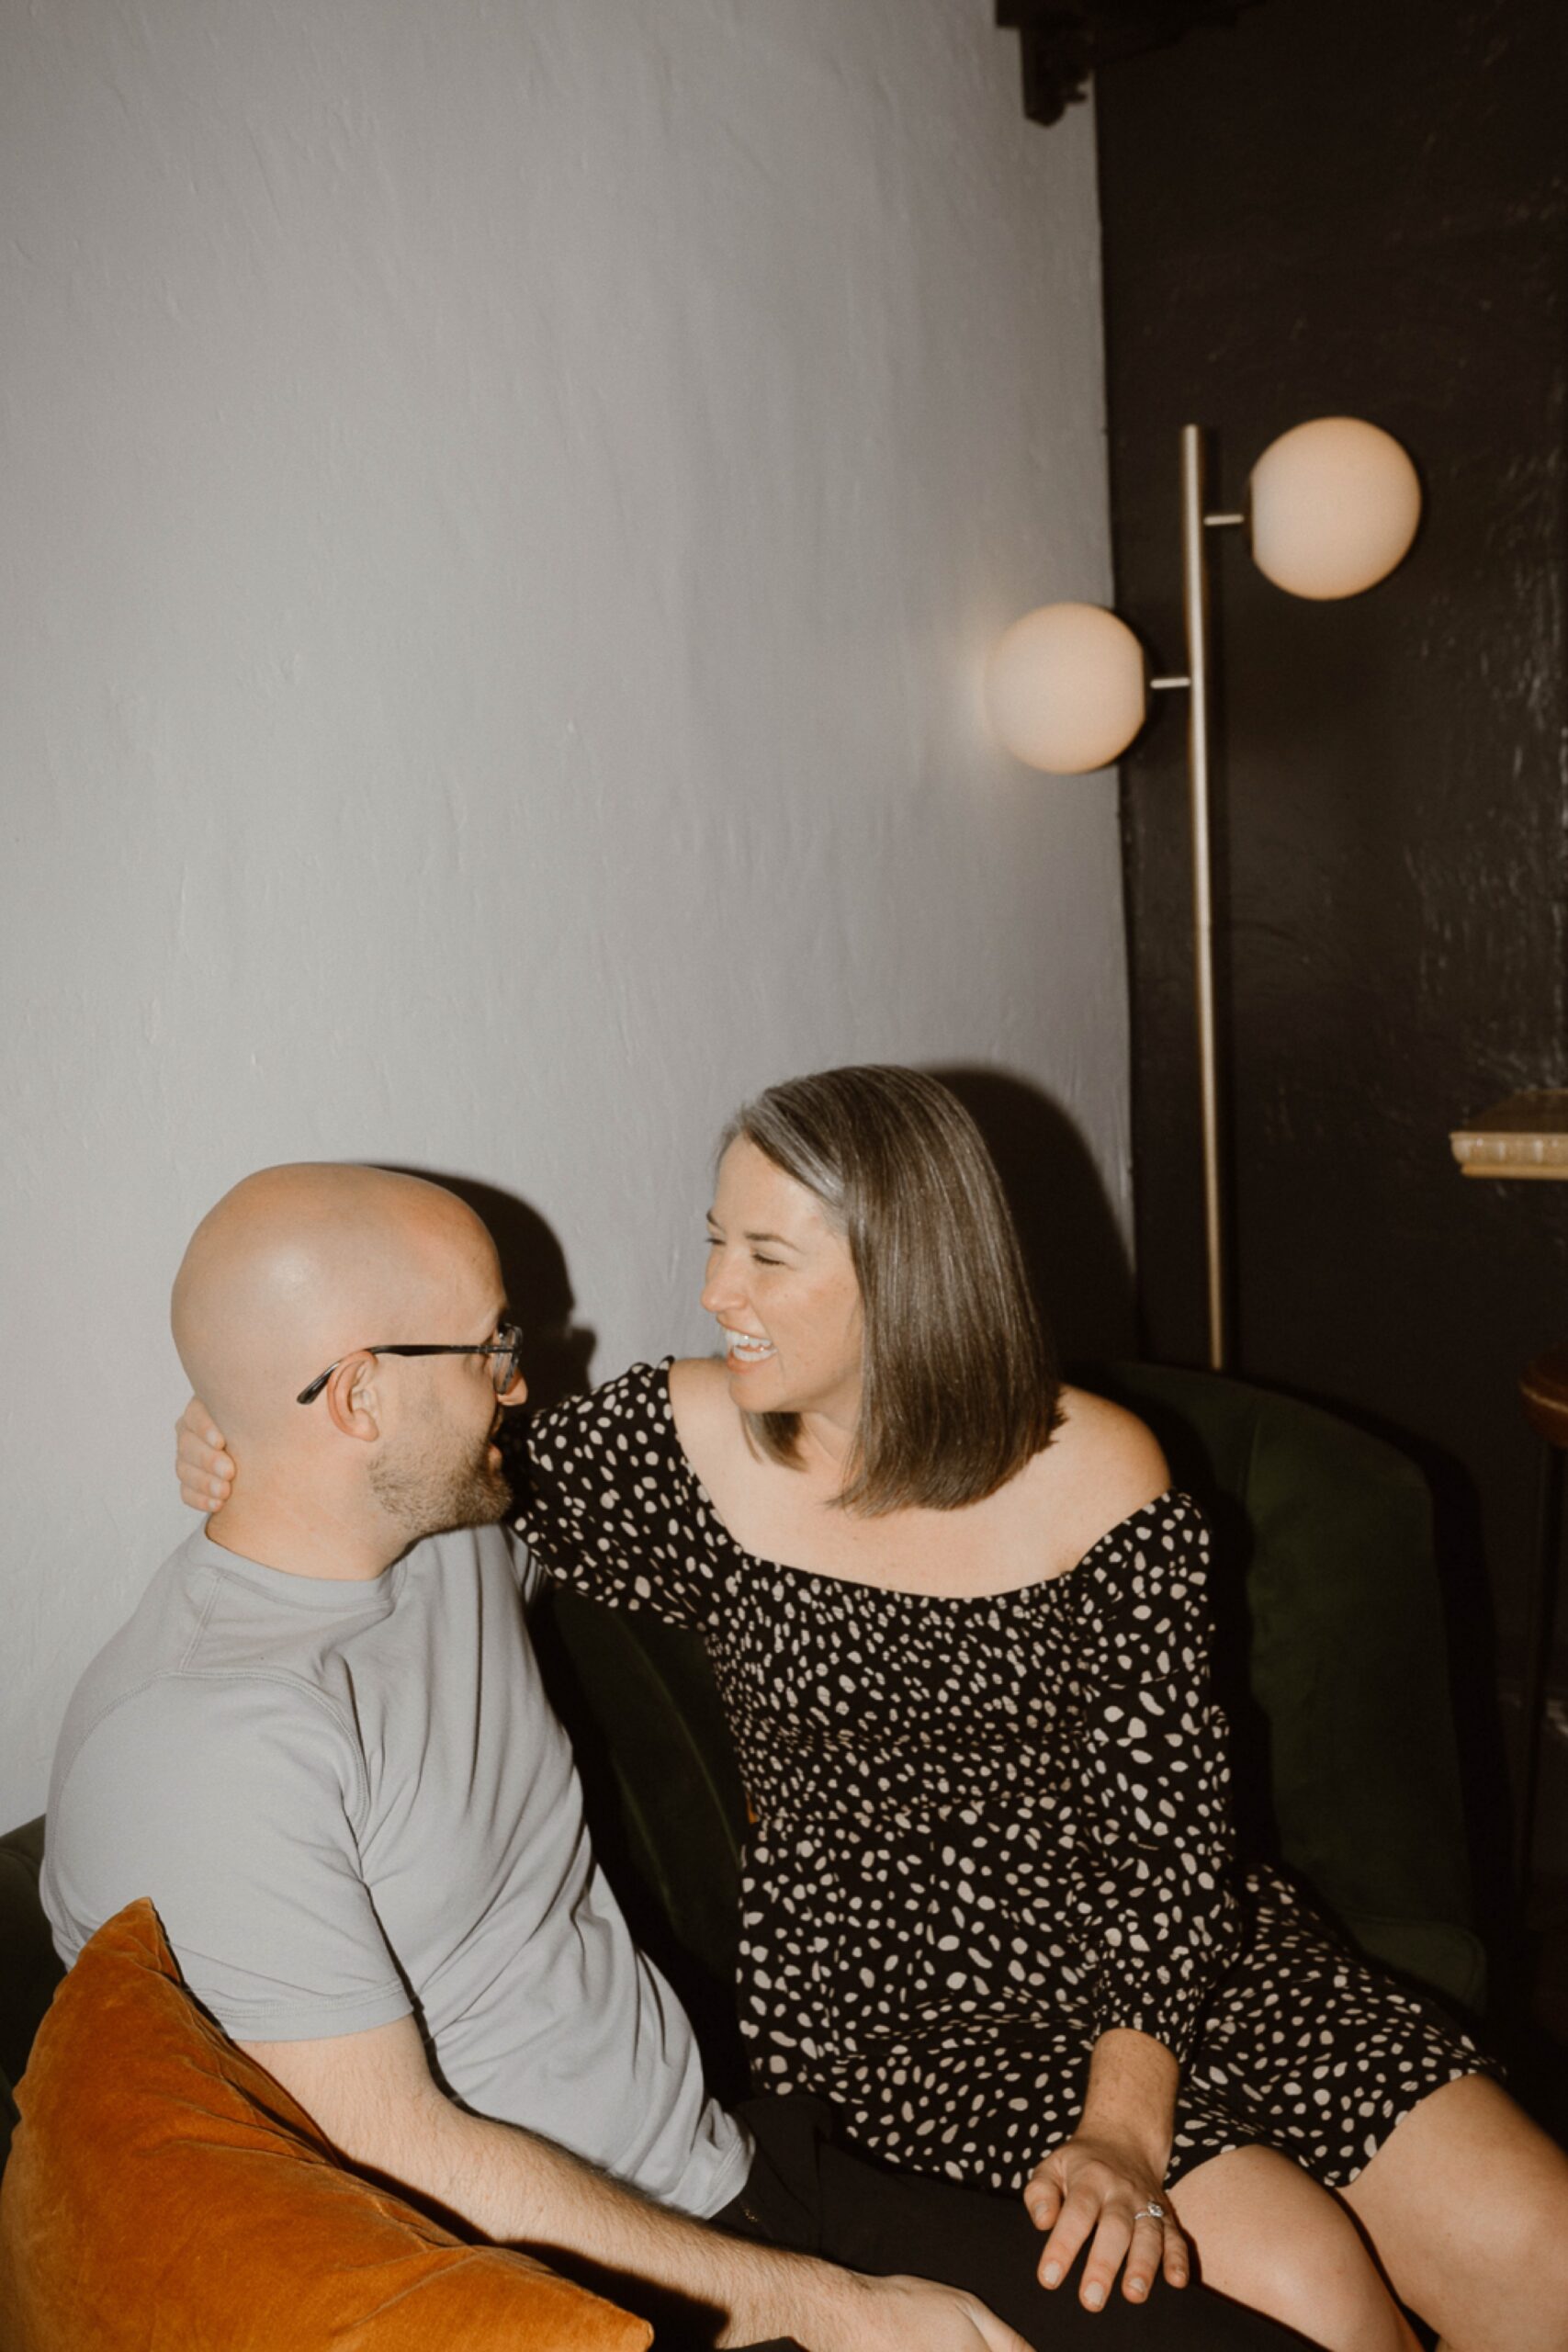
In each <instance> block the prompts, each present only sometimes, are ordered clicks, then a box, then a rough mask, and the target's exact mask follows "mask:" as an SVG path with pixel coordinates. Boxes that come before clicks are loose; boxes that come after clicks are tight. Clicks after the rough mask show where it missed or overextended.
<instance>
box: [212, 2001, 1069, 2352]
mask: <svg viewBox="0 0 1568 2352" xmlns="http://www.w3.org/2000/svg"><path fill="white" fill-rule="evenodd" d="M242 2046H243V2048H244V2049H245V2050H246V2051H248V2052H249V2053H250V2055H251V2056H252V2057H253V2058H254V2059H255V2060H256V2061H257V2063H258V2064H261V2065H263V2066H265V2068H266V2070H267V2072H268V2073H269V2074H270V2075H273V2076H275V2078H276V2080H277V2081H278V2082H280V2083H281V2084H282V2085H283V2086H284V2088H285V2089H286V2090H287V2091H288V2092H289V2093H291V2095H292V2096H293V2097H294V2098H296V2099H298V2101H299V2104H300V2106H301V2107H303V2108H304V2109H305V2110H306V2112H307V2113H308V2114H310V2115H311V2116H312V2117H313V2118H314V2119H315V2120H316V2122H317V2124H318V2125H319V2126H320V2128H321V2131H324V2132H325V2134H326V2136H327V2138H328V2139H329V2140H330V2141H331V2142H332V2143H333V2146H334V2147H336V2148H338V2149H340V2150H341V2151H342V2153H343V2154H344V2155H345V2156H346V2157H347V2158H348V2159H349V2161H350V2162H351V2163H353V2164H355V2165H363V2166H365V2167H366V2168H367V2170H369V2171H372V2172H377V2173H379V2174H381V2175H382V2176H383V2177H385V2178H387V2179H389V2180H394V2181H399V2182H400V2183H401V2184H402V2185H403V2186H404V2187H405V2188H412V2189H413V2190H415V2191H416V2192H418V2193H419V2194H421V2195H423V2196H425V2197H428V2198H431V2199H434V2201H435V2202H436V2203H437V2204H439V2205H442V2206H444V2207H445V2208H446V2211H448V2212H451V2213H456V2214H457V2215H459V2216H460V2217H461V2219H462V2220H464V2221H466V2222H469V2223H470V2224H471V2225H472V2226H473V2227H474V2228H476V2229H479V2230H482V2231H483V2232H484V2233H485V2235H486V2236H487V2237H491V2238H494V2239H496V2240H498V2241H499V2242H500V2243H502V2244H503V2245H525V2246H527V2247H528V2248H529V2249H530V2250H537V2251H538V2252H539V2253H540V2254H541V2255H544V2256H548V2254H549V2251H550V2249H551V2248H558V2249H559V2250H561V2251H563V2252H570V2253H572V2254H578V2255H581V2256H585V2257H586V2258H587V2259H588V2260H589V2261H591V2262H592V2263H594V2264H596V2265H599V2266H601V2267H603V2268H604V2269H605V2270H607V2271H617V2270H618V2271H622V2272H625V2273H626V2274H628V2275H629V2276H632V2277H634V2278H642V2279H647V2280H649V2281H650V2282H651V2283H652V2284H654V2285H656V2286H658V2287H660V2288H663V2289H666V2290H670V2291H671V2292H673V2293H675V2294H677V2295H680V2296H682V2297H684V2298H686V2299H688V2300H689V2301H692V2302H694V2303H697V2304H700V2305H703V2306H705V2307H707V2308H709V2309H712V2310H714V2311H716V2312H719V2313H721V2314H722V2316H723V2324H722V2326H721V2327H720V2329H719V2332H718V2334H717V2335H716V2338H715V2341H716V2343H717V2344H720V2345H739V2344H750V2343H755V2342H756V2341H757V2340H758V2339H760V2338H761V2337H766V2336H773V2335H790V2336H794V2337H795V2340H796V2341H797V2342H798V2343H800V2344H802V2345H805V2346H808V2347H809V2352H1030V2348H1029V2346H1027V2345H1026V2344H1025V2343H1024V2340H1023V2338H1022V2337H1021V2335H1015V2334H1014V2333H1013V2331H1012V2329H1011V2328H1010V2327H1005V2326H1004V2325H1003V2324H1002V2323H1001V2321H1000V2320H998V2319H997V2318H996V2317H995V2316H994V2315H993V2314H992V2313H991V2312H988V2311H987V2309H986V2307H985V2306H984V2304H982V2303H980V2302H977V2301H976V2299H975V2298H974V2296H972V2295H965V2294H963V2293H961V2292H960V2291H959V2290H957V2289H956V2288H952V2287H939V2286H934V2285H932V2284H931V2282H930V2281H929V2280H926V2279H919V2278H864V2277H863V2276H862V2275H861V2274H860V2273H859V2272H856V2271H852V2270H840V2269H838V2268H836V2267H834V2266H833V2265H832V2264H831V2263H827V2262H819V2261H817V2260H816V2259H815V2258H813V2257H812V2256H806V2255H795V2254H783V2253H779V2252H777V2251H775V2250H774V2249H773V2248H772V2247H768V2246H760V2245H750V2244H748V2243H747V2242H745V2241H744V2240H741V2239H739V2238H731V2237H726V2236H725V2235H724V2234H723V2233H721V2232H719V2231H716V2230H712V2229H709V2228H707V2227H706V2226H705V2223H703V2222H693V2221H689V2220H687V2218H686V2217H685V2215H684V2214H681V2213H673V2212H671V2211H668V2210H667V2209H666V2208H664V2207H662V2206H659V2205H654V2204H650V2203H649V2202H648V2201H647V2199H644V2198H642V2197H639V2196H638V2195H637V2192H636V2191H635V2190H634V2189H630V2188H626V2187H624V2186H623V2185H622V2184H621V2183H620V2182H619V2181H615V2180H611V2179H608V2178H606V2177H604V2175H603V2174H601V2173H598V2172H595V2171H594V2170H593V2169H592V2166H590V2165H584V2164H582V2163H581V2162H580V2161H579V2160H578V2159H577V2158H576V2157H575V2156H572V2155H569V2154H567V2153H566V2151H565V2150H564V2149H562V2148H558V2147H556V2146H555V2145H554V2144H553V2143H551V2142H550V2141H548V2140H540V2139H536V2137H535V2136H534V2135H533V2133H532V2132H528V2131H519V2130H517V2129H515V2128H514V2127H513V2126H512V2125H511V2124H506V2123H492V2122H490V2121H488V2120H486V2119H485V2118H484V2117H482V2116H478V2115H470V2114H469V2113H468V2111H467V2110H466V2109H463V2108H460V2107H457V2106H455V2105H454V2104H453V2102H452V2101H451V2100H450V2099H449V2098H446V2095H445V2094H444V2092H443V2091H442V2090H441V2088H440V2087H439V2086H438V2085H437V2084H436V2083H435V2081H434V2078H433V2077H432V2075H431V2073H430V2069H429V2066H428V2065H427V2064H426V2063H425V2056H424V2046H423V2042H422V2041H421V2040H420V2035H419V2029H418V2027H417V2026H416V2025H415V2023H414V2021H413V2019H412V2017H403V2018H398V2019H396V2021H395V2022H394V2023H392V2024H391V2025H383V2026H376V2027H373V2028H371V2029H370V2030H368V2031H367V2032H365V2033H350V2034H344V2035H342V2036H340V2037H337V2038H335V2039H333V2040H331V2041H247V2042H245V2043H243V2045H242ZM611 2291H612V2292H613V2289H612V2290H611Z"/></svg>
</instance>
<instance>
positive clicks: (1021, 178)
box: [0, 0, 1126, 1826]
mask: <svg viewBox="0 0 1568 2352" xmlns="http://www.w3.org/2000/svg"><path fill="white" fill-rule="evenodd" d="M992 17H993V10H992V7H991V0H853V5H852V6H850V5H846V0H505V5H499V4H498V0H441V5H440V6H433V5H432V4H431V0H273V5H270V6H265V7H259V6H258V7H219V6H213V0H71V5H69V6H53V7H48V8H29V7H27V6H23V5H22V0H11V4H10V5H9V6H6V7H5V9H4V12H3V15H0V175H3V205H4V218H5V223H6V240H5V249H4V257H3V262H0V267H3V270H4V316H5V322H6V331H5V336H4V344H3V351H0V367H3V369H4V379H3V383H4V401H3V404H0V427H3V430H4V435H5V463H6V497H7V518H6V524H5V548H6V559H7V560H6V565H5V574H4V587H3V589H0V594H3V595H4V599H5V603H4V611H3V630H0V635H3V642H4V646H5V650H6V657H7V662H6V670H7V682H6V690H5V693H4V695H3V696H0V785H3V791H4V822H5V835H4V838H5V852H6V854H5V876H4V891H5V904H4V909H3V913H4V922H5V944H4V956H5V967H6V1021H5V1023H4V1028H3V1032H0V1057H3V1060H0V1073H3V1075H0V1086H3V1100H4V1102H5V1104H6V1130H7V1136H6V1178H7V1182H6V1216H5V1241H4V1250H5V1283H6V1303H5V1325H4V1329H5V1340H6V1404H5V1407H4V1428H5V1446H6V1466H5V1476H6V1543H5V1555H4V1567H3V1569H0V1576H3V1578H4V1593H5V1599H4V1615H3V1620H0V1622H3V1624H4V1650H5V1657H6V1668H5V1679H4V1690H5V1709H4V1726H3V1738H0V1826H3V1825H8V1824H9V1823H10V1822H12V1821H15V1820H17V1819H19V1818H21V1817H23V1816H24V1815H27V1814H28V1812H29V1811H31V1810H34V1809H36V1808H37V1807H38V1806H39V1804H40V1803H41V1801H42V1796H43V1792H44V1787H45V1780H46V1769H47V1760H48V1757H49V1753H50V1750H51V1745H52V1741H53V1737H54V1733H55V1729H56V1725H57V1723H58V1720H59V1716H60V1713H61V1709H62V1703H63V1702H64V1699H65V1696H66V1693H67V1691H68V1690H69V1688H70V1685H71V1683H72V1681H73V1679H74V1678H75V1676H76V1674H77V1673H78V1672H79V1671H80V1669H81V1668H82V1667H83V1665H84V1664H85V1661H86V1659H87V1657H89V1655H90V1654H91V1653H92V1651H93V1650H94V1649H95V1648H96V1646H97V1645H98V1644H99V1643H100V1642H101V1641H102V1640H103V1638H104V1637H105V1636H106V1635H107V1633H108V1632H109V1631H110V1630H111V1629H112V1627H113V1626H114V1624H115V1623H117V1622H118V1620H119V1618H120V1617H121V1616H122V1615H123V1614H124V1613H125V1611H126V1610H127V1608H128V1607H129V1605H130V1601H131V1600H132V1599H133V1597H134V1595H135V1594H136V1592H137V1591H138V1590H139V1589H140V1588H141V1584H142V1582H143V1581H144V1579H145V1577H146V1576H147V1574H148V1573H149V1571H150V1570H151V1568H152V1566H154V1565H155V1563H156V1562H157V1560H158V1559H159V1557H160V1556H161V1555H162V1554H163V1553H164V1550H165V1549H166V1548H167V1547H168V1545H169V1544H171V1543H172V1542H174V1541H175V1540H176V1539H177V1538H178V1536H179V1535H180V1534H181V1533H182V1532H183V1531H184V1524H185V1522H184V1518H183V1514H182V1512H181V1510H180V1509H179V1506H178V1504H177V1501H176V1500H175V1497H174V1495H173V1491H172V1487H171V1485H170V1481H169V1476H168V1459H169V1453H170V1439H169V1429H168V1425H169V1421H170V1419H171V1417H172V1416H173V1414H174V1412H175V1409H176V1408H177V1407H178V1405H179V1403H180V1401H181V1398H182V1393H183V1392H182V1386H181V1382H180V1378H179V1374H178V1369H177V1366H176V1363H175V1357H174V1353H173V1351H172V1348H171V1347H170V1344H169V1341H168V1339H167V1336H166V1324H165V1314H164V1302H165V1297H166V1290H167V1284H168V1280H169V1277H170V1274H171V1272H172V1271H173V1268H174V1266H175V1262H176V1261H177V1259H178V1256H179V1252H180V1250H181V1248H182V1246H183V1242H184V1238H185V1236H186V1232H187V1231H188V1229H189V1227H191V1225H192V1224H193V1222H194V1221H195V1219H196V1218H197V1216H199V1215H200V1214H201V1213H202V1211H203V1210H205V1209H206V1208H207V1206H208V1205H209V1203H210V1202H211V1201H212V1200H213V1199H214V1198H215V1197H216V1196H217V1195H218V1193H220V1192H221V1191H222V1190H224V1189H225V1188H226V1187H227V1186H228V1185H229V1184H230V1183H231V1182H233V1180H234V1179H235V1178H236V1177H238V1176H239V1175H241V1174H242V1173H243V1171H244V1170H247V1169H249V1168H251V1167H253V1166H255V1165H258V1164H261V1163H264V1162H265V1161H268V1160H275V1159H288V1158H299V1157H313V1158H355V1159H389V1160H396V1161H401V1162H404V1163H412V1164H415V1165H424V1166H428V1167H431V1168H434V1169H447V1170H458V1171H464V1172H468V1173H470V1174H474V1175H478V1176H482V1177H484V1178H487V1179H489V1180H490V1181H491V1182H497V1183H500V1184H502V1185H504V1186H507V1187H508V1188H511V1189H513V1190H515V1191H516V1192H518V1193H521V1194H523V1195H524V1196H525V1198H526V1199H528V1200H529V1201H531V1202H532V1203H533V1204H535V1205H536V1207H538V1208H539V1209H540V1210H541V1211H542V1212H543V1214H544V1215H545V1216H547V1218H548V1219H549V1220H550V1222H551V1223H552V1225H553V1226H554V1227H555V1230H556V1232H557V1233H558V1236H559V1238H560V1240H561V1243H562V1245H563V1247H564V1249H565V1251H566V1254H567V1260H568V1263H569V1266H570V1272H571V1276H572V1279H573V1282H574V1284H575V1287H576V1291H577V1295H578V1301H579V1312H580V1315H581V1317H582V1319H583V1320H584V1321H586V1322H588V1323H591V1324H592V1326H593V1327H594V1328H595V1329H596V1330H597V1331H598V1333H599V1339H600V1344H599V1348H598V1352H597V1354H596V1356H595V1359H594V1368H595V1370H596V1371H597V1372H599V1373H602V1374H609V1373H612V1372H614V1371H615V1370H617V1369H618V1368H619V1367H620V1366H621V1365H622V1364H623V1363H625V1362H626V1361H627V1360H628V1359H629V1357H630V1356H631V1355H632V1353H633V1352H634V1351H636V1352H647V1351H655V1350H659V1349H660V1348H662V1347H664V1346H668V1345H671V1344H675V1345H680V1344H685V1343H690V1342H692V1341H694V1340H698V1339H699V1338H700V1336H701V1332H702V1326H701V1323H700V1319H699V1318H698V1317H696V1315H695V1312H694V1308H693V1307H692V1306H691V1303H690V1295H691V1293H692V1292H693V1290H694V1286H695V1283H696V1279H697V1272H698V1262H699V1260H698V1250H697V1243H696V1235H697V1231H698V1224H697V1220H698V1215H699V1212H700V1211H701V1209H702V1207H703V1206H704V1204H705V1160H706V1153H707V1148H708V1142H709V1138H710V1136H711V1133H712V1130H713V1129H714V1127H715V1125H716V1122H717V1121H718V1120H719V1119H720V1118H721V1117H722V1115H723V1114H724V1113H725V1112H726V1111H727V1110H728V1108H729V1107H730V1106H731V1105H732V1103H734V1102H735V1101H736V1100H737V1099H738V1098H739V1096H741V1095H742V1094H744V1093H745V1092H747V1091H750V1090H752V1089H753V1088H754V1087H756V1086H757V1085H758V1084H760V1083H763V1082H766V1081H767V1080H771V1079H773V1078H777V1077H781V1076H783V1075H784V1074H786V1073H788V1072H790V1071H793V1070H796V1069H810V1068H816V1067H819V1066H821V1065H823V1064H826V1063H828V1062H831V1061H838V1060H843V1059H846V1058H852V1057H889V1058H905V1059H910V1060H920V1061H928V1062H931V1061H944V1060H945V1061H949V1062H952V1061H955V1060H967V1061H979V1062H991V1063H995V1064H997V1065H998V1066H1002V1067H1005V1068H1007V1069H1011V1070H1013V1071H1015V1072H1017V1073H1019V1074H1020V1075H1021V1076H1023V1077H1025V1078H1027V1079H1030V1080H1033V1081H1034V1082H1036V1083H1037V1084H1038V1085H1039V1086H1040V1087H1042V1088H1043V1090H1045V1091H1047V1092H1049V1093H1050V1094H1051V1095H1052V1096H1053V1097H1054V1098H1055V1099H1056V1100H1057V1101H1059V1102H1060V1103H1062V1104H1063V1105H1064V1106H1065V1107H1066V1109H1067V1110H1068V1111H1070V1112H1071V1114H1073V1115H1074V1116H1075V1117H1076V1118H1077V1121H1078V1122H1079V1124H1080V1125H1081V1127H1082V1129H1083V1131H1084V1134H1085V1135H1086V1136H1087V1138H1088V1140H1089V1145H1090V1147H1091V1148H1092V1150H1093V1151H1094V1153H1095V1155H1096V1157H1097V1159H1098V1160H1099V1162H1100V1166H1101V1168H1102V1170H1103V1171H1104V1174H1105V1178H1106V1182H1107V1184H1108V1186H1109V1188H1110V1190H1111V1197H1112V1199H1113V1201H1114V1202H1115V1203H1116V1204H1117V1206H1118V1208H1119V1210H1120V1211H1122V1213H1123V1214H1124V1211H1125V1193H1126V1176H1125V1163H1126V1073H1125V1046H1124V1034H1123V1031H1124V1011H1123V988H1122V937H1121V912H1120V888H1119V876H1118V861H1117V848H1116V838H1115V821H1114V812H1113V805H1112V798H1111V792H1110V789H1109V787H1108V786H1106V785H1105V783H1104V782H1103V781H1097V782H1095V783H1093V784H1076V785H1051V784H1046V783H1043V782H1041V781H1040V780H1037V779H1032V778H1030V777H1028V776H1026V775H1024V774H1023V773H1022V772H1021V771H1020V770H1017V769H1015V768H1014V767H1012V766H1011V765H1010V763H1008V762H1007V761H1006V760H1005V759H1004V758H1002V757H1001V756H1000V755H999V754H998V753H996V752H993V751H991V750H990V749H989V748H988V747H987V744H986V742H985V741H984V740H983V737H982V734H981V731H980V727H979V723H978V714H977V706H976V673H977V667H978V662H979V658H980V656H981V654H982V652H983V650H984V649H985V648H986V646H987V644H988V642H989V641H990V640H991V639H993V638H994V637H995V636H996V634H997V633H998V631H999V629H1000V628H1001V627H1002V626H1003V625H1004V624H1005V623H1006V622H1007V621H1008V620H1009V619H1010V618H1011V617H1012V616H1013V615H1014V614H1015V612H1017V611H1018V610H1020V609H1021V607H1022V606H1023V605H1027V604H1029V603H1032V602H1034V601H1036V600H1038V599H1039V598H1040V597H1043V596H1045V595H1050V594H1088V595H1091V596H1100V595H1104V594H1106V593H1107V585H1108V576H1109V575H1108V552H1107V529H1106V509H1105V488H1104V478H1103V469H1102V446H1101V410H1100V337H1099V324H1098V318H1099V311H1098V302H1099V285H1098V264H1097V222H1096V212H1095V199H1094V190H1093V178H1092V153H1091V132H1090V126H1089V119H1088V117H1087V115H1086V114H1085V113H1084V112H1083V111H1082V110H1078V111H1077V112H1076V113H1075V114H1074V115H1073V116H1072V117H1071V118H1069V119H1068V120H1067V121H1066V122H1065V123H1064V124H1062V125H1061V126H1060V127H1059V128H1057V129H1055V130H1052V131H1051V132H1049V133H1044V132H1042V131H1040V130H1036V129H1032V128H1031V127H1030V126H1028V125H1027V124H1026V123H1025V121H1024V119H1023V117H1022V114H1021V108H1020V102H1019V86H1018V52H1017V45H1016V41H1015V40H1013V39H1011V38H1010V37H1008V36H1005V35H1002V34H999V33H998V32H997V31H996V30H995V29H994V28H993V23H992ZM520 1304H521V1306H522V1307H523V1311H524V1312H525V1313H526V1306H527V1302H526V1301H523V1302H520Z"/></svg>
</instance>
